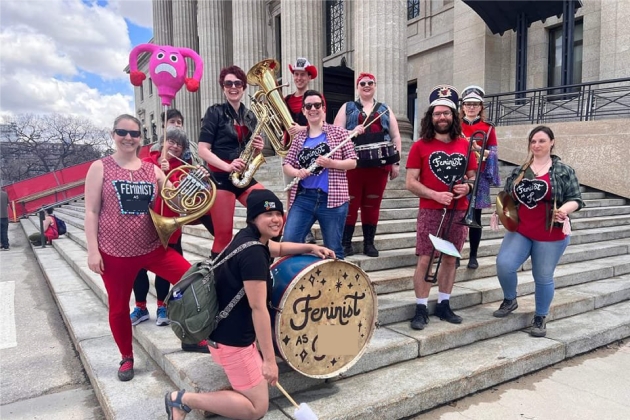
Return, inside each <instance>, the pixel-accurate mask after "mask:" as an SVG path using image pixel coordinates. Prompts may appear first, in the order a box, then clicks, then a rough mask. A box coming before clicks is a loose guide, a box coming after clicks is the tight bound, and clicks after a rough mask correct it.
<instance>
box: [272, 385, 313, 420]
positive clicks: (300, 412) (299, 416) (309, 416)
mask: <svg viewBox="0 0 630 420" xmlns="http://www.w3.org/2000/svg"><path fill="white" fill-rule="evenodd" d="M276 386H277V387H278V389H279V390H280V391H281V392H282V393H283V394H284V396H285V397H287V399H288V400H289V401H291V404H293V405H294V406H295V412H294V413H293V416H294V417H295V419H296V420H318V419H317V414H315V413H314V412H313V410H312V409H311V407H309V406H308V404H306V403H302V404H298V403H296V402H295V400H294V399H293V398H291V396H290V395H289V393H288V392H287V391H285V390H284V388H282V385H280V382H276Z"/></svg>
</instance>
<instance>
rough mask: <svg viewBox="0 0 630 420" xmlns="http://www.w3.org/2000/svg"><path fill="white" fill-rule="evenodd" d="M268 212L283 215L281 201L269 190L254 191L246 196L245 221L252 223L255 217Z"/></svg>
mask: <svg viewBox="0 0 630 420" xmlns="http://www.w3.org/2000/svg"><path fill="white" fill-rule="evenodd" d="M268 211H279V212H280V213H282V214H284V210H283V208H282V201H280V199H279V198H278V197H277V196H276V195H275V194H274V193H273V192H271V191H269V190H254V191H252V192H251V193H250V194H249V196H247V221H250V222H252V221H254V219H255V218H256V216H258V215H259V214H261V213H265V212H268Z"/></svg>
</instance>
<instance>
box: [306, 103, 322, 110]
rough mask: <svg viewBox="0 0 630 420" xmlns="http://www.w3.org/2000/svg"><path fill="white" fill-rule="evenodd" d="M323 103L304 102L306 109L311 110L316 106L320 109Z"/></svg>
mask: <svg viewBox="0 0 630 420" xmlns="http://www.w3.org/2000/svg"><path fill="white" fill-rule="evenodd" d="M322 105H323V102H316V103H312V104H304V109H306V110H307V111H310V110H311V109H313V108H315V109H320V108H321V107H322Z"/></svg>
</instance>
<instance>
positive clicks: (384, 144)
mask: <svg viewBox="0 0 630 420" xmlns="http://www.w3.org/2000/svg"><path fill="white" fill-rule="evenodd" d="M357 92H358V94H359V98H358V99H357V100H356V101H353V102H346V103H345V104H343V105H342V106H341V109H339V112H338V113H337V116H336V117H335V125H337V126H339V127H344V128H346V129H347V130H355V129H356V130H359V131H360V132H361V134H360V135H359V136H357V137H356V138H355V139H354V140H353V141H354V145H355V150H356V152H357V156H358V157H359V160H358V161H357V167H356V169H353V170H351V171H348V173H347V177H348V192H349V194H350V206H349V209H348V216H347V217H346V222H345V226H344V229H343V237H342V244H343V252H344V254H345V255H346V256H349V255H353V254H354V251H353V250H352V235H353V234H354V226H355V224H356V223H357V218H358V213H359V209H361V227H362V228H363V253H364V254H365V255H367V256H368V257H378V250H377V249H376V247H375V246H374V236H375V235H376V226H377V225H378V219H379V212H380V210H381V201H382V200H383V193H384V192H385V187H386V186H387V180H388V179H396V178H397V177H398V175H399V174H400V155H401V148H402V143H401V138H400V132H399V130H398V121H397V120H396V116H395V115H394V113H393V112H392V110H391V109H390V108H389V107H388V106H387V105H386V104H384V103H381V102H377V101H376V100H374V94H375V93H376V77H375V76H374V75H373V74H371V73H361V74H359V77H357ZM379 116H380V117H379ZM376 118H378V119H376ZM373 120H374V122H373V123H372V124H371V125H370V126H369V127H368V128H367V130H365V129H364V128H363V127H364V125H366V124H367V123H369V122H370V121H373Z"/></svg>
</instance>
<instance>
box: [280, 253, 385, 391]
mask: <svg viewBox="0 0 630 420" xmlns="http://www.w3.org/2000/svg"><path fill="white" fill-rule="evenodd" d="M271 276H272V278H273V291H272V295H271V304H272V306H273V309H272V310H271V325H272V328H273V339H274V344H275V346H276V352H277V353H278V355H279V356H280V357H282V358H283V359H284V360H285V361H286V362H287V363H288V364H289V366H291V367H292V368H293V369H295V370H296V371H298V372H300V373H301V374H303V375H305V376H308V377H311V378H319V379H325V378H332V377H334V376H337V375H339V374H341V373H343V372H345V371H347V370H348V369H350V368H351V367H352V366H353V365H354V364H355V363H356V362H357V361H358V360H359V359H360V358H361V356H362V355H363V353H364V352H365V349H366V347H367V344H368V342H369V341H370V338H371V337H372V334H373V332H374V328H375V326H376V321H377V302H376V293H375V292H374V288H373V287H372V282H371V281H370V279H369V277H368V276H367V274H365V272H364V271H363V270H361V269H360V268H359V267H358V266H356V265H355V264H352V263H350V262H347V261H342V260H322V259H321V258H318V257H315V256H313V255H296V256H291V257H285V258H282V259H280V260H278V261H277V262H275V263H274V264H273V265H272V266H271Z"/></svg>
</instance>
